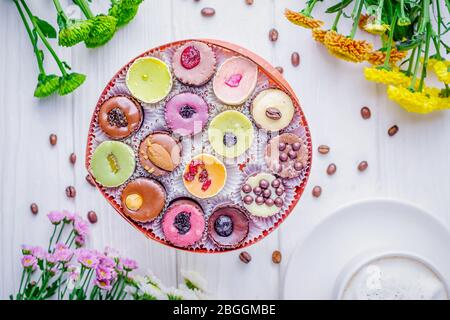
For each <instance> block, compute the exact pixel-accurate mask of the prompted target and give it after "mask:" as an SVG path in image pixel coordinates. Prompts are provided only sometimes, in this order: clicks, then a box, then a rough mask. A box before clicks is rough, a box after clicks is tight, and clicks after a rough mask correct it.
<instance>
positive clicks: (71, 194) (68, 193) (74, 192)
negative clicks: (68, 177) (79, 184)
mask: <svg viewBox="0 0 450 320" xmlns="http://www.w3.org/2000/svg"><path fill="white" fill-rule="evenodd" d="M76 195H77V190H75V187H74V186H68V187H67V188H66V196H67V197H68V198H75V196H76Z"/></svg>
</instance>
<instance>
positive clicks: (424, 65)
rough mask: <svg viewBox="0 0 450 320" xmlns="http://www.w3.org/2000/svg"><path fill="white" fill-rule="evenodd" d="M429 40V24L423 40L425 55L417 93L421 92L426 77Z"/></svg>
mask: <svg viewBox="0 0 450 320" xmlns="http://www.w3.org/2000/svg"><path fill="white" fill-rule="evenodd" d="M430 39H431V24H430V23H428V24H427V37H426V40H425V55H424V58H423V66H422V75H421V77H420V84H419V91H422V89H423V86H424V82H425V77H426V76H427V65H428V56H429V51H430Z"/></svg>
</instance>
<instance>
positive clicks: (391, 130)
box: [388, 125, 398, 137]
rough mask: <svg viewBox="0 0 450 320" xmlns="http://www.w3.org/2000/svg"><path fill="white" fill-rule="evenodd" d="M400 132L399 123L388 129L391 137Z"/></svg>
mask: <svg viewBox="0 0 450 320" xmlns="http://www.w3.org/2000/svg"><path fill="white" fill-rule="evenodd" d="M397 132H398V126H397V125H393V126H392V127H390V128H389V130H388V135H389V136H390V137H392V136H394V135H395V134H396V133H397Z"/></svg>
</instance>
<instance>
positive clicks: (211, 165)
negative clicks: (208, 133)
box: [183, 153, 227, 199]
mask: <svg viewBox="0 0 450 320" xmlns="http://www.w3.org/2000/svg"><path fill="white" fill-rule="evenodd" d="M226 181H227V170H226V168H225V166H224V164H223V163H222V162H221V161H220V160H219V159H217V158H216V157H214V156H212V155H210V154H205V153H202V154H199V155H197V156H195V157H194V158H192V160H191V161H190V162H189V163H188V164H187V165H186V168H185V169H184V173H183V183H184V186H185V187H186V190H187V191H189V193H190V194H192V195H193V196H195V197H197V198H200V199H206V198H211V197H214V196H215V195H217V194H218V193H219V192H220V191H221V190H222V189H223V187H224V186H225V183H226Z"/></svg>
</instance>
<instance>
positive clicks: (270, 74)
mask: <svg viewBox="0 0 450 320" xmlns="http://www.w3.org/2000/svg"><path fill="white" fill-rule="evenodd" d="M190 41H198V42H203V43H206V44H207V45H209V46H210V47H213V48H216V49H220V50H223V51H225V52H228V53H232V54H233V55H237V56H242V57H245V58H247V59H249V60H251V61H252V62H254V63H255V64H256V65H257V67H258V72H259V73H261V74H263V75H264V76H265V77H267V79H268V81H269V87H270V88H278V89H280V90H282V91H284V92H286V93H287V94H288V95H289V96H290V98H291V99H292V102H293V104H294V106H295V108H296V112H297V113H298V115H299V117H298V119H294V120H293V121H298V122H299V123H298V125H299V126H300V127H301V128H302V129H303V130H304V140H305V145H306V147H307V150H308V164H307V166H306V169H305V172H304V174H303V177H302V179H301V181H300V182H299V183H298V184H296V185H295V186H294V198H293V200H292V201H291V202H290V204H289V206H288V207H287V208H286V209H285V210H284V211H283V212H281V214H280V215H279V218H278V219H277V220H276V221H274V222H273V223H272V224H271V225H270V226H269V227H267V228H265V229H264V230H262V231H261V232H260V234H259V236H257V237H254V238H252V239H248V240H247V241H245V242H244V243H243V244H242V245H240V246H238V247H235V248H230V249H220V248H217V249H213V250H211V249H208V248H206V247H202V246H200V247H198V246H197V247H195V248H179V247H175V246H173V245H171V244H170V243H169V242H168V241H166V240H165V239H164V238H163V237H161V236H158V235H157V234H155V232H153V231H152V230H151V229H149V228H145V227H144V226H143V225H141V224H139V223H137V222H135V221H133V220H132V219H130V218H129V217H128V216H126V215H125V214H124V213H123V212H122V210H121V205H120V203H119V202H118V200H117V198H115V197H114V196H112V195H111V194H110V192H108V189H107V188H104V187H103V186H101V185H100V184H98V183H97V182H96V181H95V179H94V178H93V177H92V178H93V179H92V180H93V181H94V182H95V184H96V186H97V189H98V190H99V191H100V192H101V193H102V195H103V196H104V197H105V198H106V200H107V201H108V202H109V203H110V204H111V205H112V206H113V208H114V209H115V210H116V211H117V212H118V213H119V214H120V215H121V216H122V217H123V218H124V219H125V220H126V221H128V223H130V224H131V225H132V226H133V227H135V228H136V229H137V230H139V231H140V232H142V233H143V234H144V235H145V236H146V237H147V238H149V239H152V240H154V241H157V242H159V243H162V244H164V245H167V246H170V247H173V248H176V249H179V250H185V251H190V252H203V253H219V252H227V251H231V250H236V249H242V248H244V247H247V246H249V245H252V244H254V243H255V242H257V241H259V240H261V239H263V238H264V237H266V236H267V235H268V234H269V233H271V232H272V231H274V230H275V229H276V228H277V227H278V226H279V225H280V224H281V223H282V222H283V221H284V220H285V219H286V218H287V216H288V215H289V214H290V213H291V212H292V211H293V209H294V207H295V206H296V204H297V203H298V201H299V200H300V198H301V196H302V193H303V191H304V189H305V186H306V183H307V181H308V177H309V174H310V170H311V162H312V142H311V135H310V131H309V127H308V123H307V121H306V118H305V115H304V113H303V111H302V109H301V107H300V103H299V101H298V98H297V97H296V95H295V93H294V91H293V89H292V88H291V86H290V85H289V84H288V82H287V81H286V80H285V79H284V78H283V76H282V75H281V73H279V72H278V71H277V70H276V69H275V68H274V67H273V66H272V65H271V64H269V63H268V62H267V61H266V60H264V59H263V58H261V57H260V56H258V55H257V54H255V53H253V52H251V51H249V50H247V49H244V48H242V47H240V46H238V45H235V44H232V43H228V42H225V41H221V40H212V39H187V40H181V41H176V42H171V43H168V44H165V45H162V46H159V47H156V48H153V49H150V50H148V51H146V52H144V53H142V54H141V55H139V56H137V57H136V58H134V59H133V60H131V61H129V62H128V63H127V64H126V65H125V66H124V67H122V68H121V69H120V70H119V71H118V72H117V73H116V74H115V75H114V77H113V78H112V79H111V80H110V81H109V82H108V84H107V86H106V87H105V89H104V90H103V92H102V93H101V95H100V98H99V100H98V102H97V104H96V107H95V110H94V113H93V115H92V118H91V122H90V126H89V133H88V137H87V147H86V158H85V166H86V169H87V171H88V172H89V174H90V175H91V176H92V173H91V171H90V160H91V157H92V153H93V151H94V148H95V145H96V143H97V142H98V141H97V140H96V131H95V129H96V121H97V114H98V111H99V109H100V106H101V104H102V103H103V101H105V99H106V98H107V95H108V93H109V91H110V90H111V88H113V87H114V86H115V84H116V82H117V81H120V78H121V77H123V75H124V74H125V73H126V71H127V70H128V69H129V67H130V66H131V64H132V63H133V62H134V61H135V60H136V59H139V58H142V57H146V56H153V55H154V54H156V53H159V52H162V51H164V50H170V49H172V48H177V47H179V46H182V45H183V44H185V43H187V42H190ZM210 81H212V80H210ZM203 134H204V133H203ZM247 162H248V159H247ZM239 170H241V171H242V170H243V168H242V167H240V168H239ZM119 188H120V187H119Z"/></svg>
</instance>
